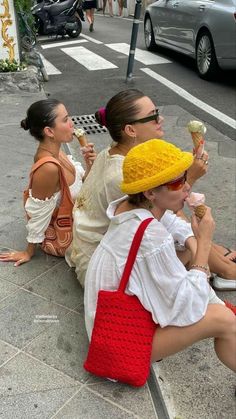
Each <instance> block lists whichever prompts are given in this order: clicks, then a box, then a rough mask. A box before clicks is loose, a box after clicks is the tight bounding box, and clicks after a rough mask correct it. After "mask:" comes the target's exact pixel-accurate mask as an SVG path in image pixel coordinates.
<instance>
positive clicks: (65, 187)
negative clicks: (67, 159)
mask: <svg viewBox="0 0 236 419" xmlns="http://www.w3.org/2000/svg"><path fill="white" fill-rule="evenodd" d="M48 162H51V163H55V164H56V165H57V166H58V168H59V180H60V186H61V197H62V198H61V202H63V201H64V196H65V194H66V195H67V199H68V200H69V201H70V202H71V203H72V204H73V202H72V199H71V194H70V189H69V186H68V183H67V181H66V178H65V174H64V170H63V169H62V167H61V164H60V162H59V161H58V160H57V159H55V158H54V157H49V156H46V157H43V158H42V159H39V160H38V161H37V162H36V163H34V164H33V166H32V169H31V172H30V182H29V189H31V188H32V180H33V174H34V172H35V171H36V170H37V169H38V168H39V167H41V166H42V165H43V164H44V163H48Z"/></svg>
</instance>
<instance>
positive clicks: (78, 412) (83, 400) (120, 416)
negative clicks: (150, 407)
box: [55, 389, 137, 419]
mask: <svg viewBox="0 0 236 419" xmlns="http://www.w3.org/2000/svg"><path fill="white" fill-rule="evenodd" d="M134 417H136V418H137V416H136V415H135V416H134V415H133V414H132V413H131V412H128V411H126V410H122V408H119V406H117V405H114V404H111V403H109V402H108V401H107V400H105V399H103V398H100V397H99V396H98V395H97V394H95V393H93V392H91V391H88V390H87V389H82V390H81V391H79V392H78V393H77V394H76V395H75V397H73V399H72V400H71V401H70V402H69V403H68V404H67V405H66V406H65V407H64V408H63V409H62V410H61V411H60V412H59V413H58V414H56V416H55V419H111V418H116V419H131V418H134Z"/></svg>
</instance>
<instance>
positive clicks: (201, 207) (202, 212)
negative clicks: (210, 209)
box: [194, 205, 206, 218]
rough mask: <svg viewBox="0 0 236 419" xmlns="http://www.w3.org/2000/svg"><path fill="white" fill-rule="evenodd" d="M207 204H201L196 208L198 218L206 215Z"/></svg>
mask: <svg viewBox="0 0 236 419" xmlns="http://www.w3.org/2000/svg"><path fill="white" fill-rule="evenodd" d="M205 212H206V206H205V205H199V206H198V207H196V208H194V213H195V215H196V216H197V217H198V218H202V217H203V216H204V215H205Z"/></svg>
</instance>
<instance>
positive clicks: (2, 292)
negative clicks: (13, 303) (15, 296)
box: [0, 279, 19, 301]
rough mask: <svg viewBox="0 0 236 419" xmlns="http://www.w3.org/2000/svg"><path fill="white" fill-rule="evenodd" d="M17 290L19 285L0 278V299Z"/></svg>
mask: <svg viewBox="0 0 236 419" xmlns="http://www.w3.org/2000/svg"><path fill="white" fill-rule="evenodd" d="M18 290H19V287H17V286H16V285H14V284H11V283H10V282H7V281H4V280H3V279H0V301H1V300H3V299H4V298H6V297H7V296H8V295H10V294H12V293H14V292H15V291H18Z"/></svg>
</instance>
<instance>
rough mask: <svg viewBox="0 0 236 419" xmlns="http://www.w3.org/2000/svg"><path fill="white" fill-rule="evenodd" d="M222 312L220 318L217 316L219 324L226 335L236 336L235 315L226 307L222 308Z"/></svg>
mask: <svg viewBox="0 0 236 419" xmlns="http://www.w3.org/2000/svg"><path fill="white" fill-rule="evenodd" d="M221 307H222V310H221V311H222V312H221V315H220V316H217V317H218V318H217V320H216V321H217V322H218V324H219V325H220V326H221V330H222V332H223V333H224V334H227V335H235V336H236V317H235V314H234V313H233V312H232V311H231V310H230V309H229V308H228V307H226V306H223V305H222V306H221Z"/></svg>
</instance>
